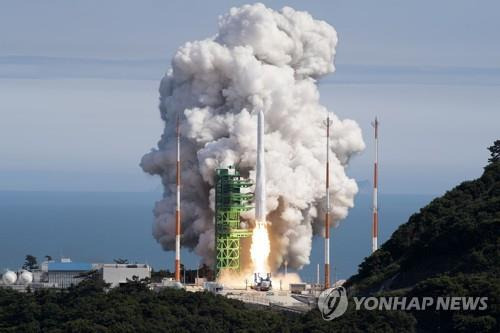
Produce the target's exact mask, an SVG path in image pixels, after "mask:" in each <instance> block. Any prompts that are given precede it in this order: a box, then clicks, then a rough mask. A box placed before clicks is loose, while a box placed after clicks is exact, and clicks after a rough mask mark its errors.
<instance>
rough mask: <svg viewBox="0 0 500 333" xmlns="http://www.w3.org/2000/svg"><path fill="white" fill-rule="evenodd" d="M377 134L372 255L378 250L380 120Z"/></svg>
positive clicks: (376, 124)
mask: <svg viewBox="0 0 500 333" xmlns="http://www.w3.org/2000/svg"><path fill="white" fill-rule="evenodd" d="M372 126H373V129H374V132H375V133H374V134H375V162H374V164H373V166H374V167H373V220H372V253H373V252H375V251H377V249H378V119H377V117H375V121H374V122H373V123H372Z"/></svg>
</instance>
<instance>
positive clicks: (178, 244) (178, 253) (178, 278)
mask: <svg viewBox="0 0 500 333" xmlns="http://www.w3.org/2000/svg"><path fill="white" fill-rule="evenodd" d="M176 132H177V165H176V168H177V170H176V185H177V189H176V190H177V203H176V206H175V281H177V282H180V281H181V132H180V131H179V115H177V126H176Z"/></svg>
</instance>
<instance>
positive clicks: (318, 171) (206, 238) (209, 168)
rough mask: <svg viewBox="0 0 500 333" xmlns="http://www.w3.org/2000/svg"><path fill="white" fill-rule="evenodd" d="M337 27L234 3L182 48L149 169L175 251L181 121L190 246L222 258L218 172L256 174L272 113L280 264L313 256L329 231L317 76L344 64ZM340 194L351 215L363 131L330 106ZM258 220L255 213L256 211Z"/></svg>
mask: <svg viewBox="0 0 500 333" xmlns="http://www.w3.org/2000/svg"><path fill="white" fill-rule="evenodd" d="M336 44H337V33H336V31H335V30H334V28H333V27H331V26H330V25H328V24H327V23H326V22H323V21H318V20H314V19H313V18H312V17H311V15H309V14H308V13H306V12H300V11H295V10H294V9H292V8H289V7H285V8H283V9H282V10H281V11H279V12H277V11H274V10H272V9H269V8H266V7H265V6H264V5H262V4H255V5H245V6H243V7H240V8H232V9H231V10H230V11H229V13H228V14H226V15H223V16H222V17H220V19H219V31H218V33H217V34H216V35H215V37H213V38H209V39H205V40H202V41H195V42H188V43H186V44H185V45H184V46H182V47H180V48H179V50H178V51H177V52H176V54H175V55H174V57H173V59H172V69H171V70H169V71H168V72H167V73H166V74H165V76H164V78H163V79H162V81H161V84H160V89H159V92H160V113H161V116H162V119H163V121H164V122H165V129H164V132H163V134H162V136H161V139H160V141H159V143H158V149H154V150H152V151H151V152H149V153H147V154H146V155H144V157H143V158H142V161H141V166H142V168H143V170H144V171H145V172H148V173H150V174H155V175H160V176H161V178H162V182H163V185H164V198H163V199H162V200H161V201H159V202H157V203H156V206H155V209H154V215H155V222H154V225H153V236H154V237H155V238H156V239H157V240H158V242H159V243H160V244H161V245H162V246H163V248H164V249H165V250H173V249H174V239H175V228H174V225H175V218H174V216H175V156H176V154H175V149H176V146H175V123H176V117H177V114H180V115H181V133H182V134H181V135H182V139H181V140H182V141H181V146H182V148H181V149H182V157H181V159H182V161H181V163H182V173H181V175H182V232H183V238H182V246H184V247H189V248H191V249H194V251H195V252H196V253H197V254H198V255H200V256H202V257H203V258H204V260H205V262H206V263H208V264H211V263H213V258H214V221H213V201H214V200H213V199H214V194H213V185H214V174H215V169H216V168H218V167H227V166H229V165H237V166H238V167H239V169H240V171H241V173H242V174H243V175H247V176H249V177H250V178H251V179H254V180H255V163H256V142H257V139H256V129H257V111H258V110H260V109H262V110H263V111H264V113H265V117H266V124H265V141H266V146H265V150H266V169H267V211H268V212H269V215H268V220H269V221H271V227H270V238H271V241H272V244H271V257H270V264H271V266H272V267H273V268H277V267H279V266H280V265H281V264H282V262H283V261H284V260H287V261H288V264H289V266H290V267H297V268H300V267H302V266H303V265H305V264H308V263H309V255H310V252H311V244H312V236H313V232H316V233H323V232H324V230H323V216H324V204H323V201H324V197H325V190H324V188H325V187H324V186H325V171H324V166H325V161H326V148H325V147H326V146H325V144H326V142H325V140H326V139H325V127H324V125H323V123H324V120H325V118H326V115H327V110H326V108H325V107H324V106H322V105H320V103H319V92H318V89H317V86H316V83H317V82H316V79H318V78H320V77H321V76H323V75H326V74H328V73H331V72H333V71H334V65H333V60H334V56H335V46H336ZM330 118H331V119H332V120H333V125H332V128H331V154H330V165H331V167H330V169H331V200H332V206H333V211H332V212H333V217H334V219H335V220H337V221H338V220H340V219H342V218H344V217H345V216H346V215H347V212H348V209H349V208H351V207H353V199H354V196H355V194H356V193H357V190H358V189H357V185H356V183H355V181H354V180H353V179H350V178H349V177H347V175H346V173H345V167H346V165H347V163H348V162H349V158H350V157H351V156H352V155H353V154H355V153H357V152H359V151H361V150H363V149H364V143H363V139H362V135H361V130H360V128H359V127H358V125H357V124H356V123H355V122H354V121H352V120H349V119H346V120H340V119H338V117H337V116H335V115H334V114H333V113H330ZM245 217H246V218H248V219H251V218H252V217H253V211H251V212H248V214H245Z"/></svg>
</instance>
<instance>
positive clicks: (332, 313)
mask: <svg viewBox="0 0 500 333" xmlns="http://www.w3.org/2000/svg"><path fill="white" fill-rule="evenodd" d="M352 300H353V301H354V305H355V310H368V311H372V310H387V311H395V310H399V311H425V310H429V311H483V310H486V309H488V297H472V296H468V297H462V296H446V297H444V296H443V297H442V296H438V297H399V296H380V297H373V296H372V297H352ZM348 303H349V301H348V299H347V291H346V290H345V288H344V287H336V288H329V289H326V290H324V291H323V292H322V293H321V294H320V295H319V297H318V309H319V311H320V312H321V316H322V317H323V319H324V320H333V319H335V318H338V317H340V316H342V315H343V314H344V313H345V312H346V310H347V306H348Z"/></svg>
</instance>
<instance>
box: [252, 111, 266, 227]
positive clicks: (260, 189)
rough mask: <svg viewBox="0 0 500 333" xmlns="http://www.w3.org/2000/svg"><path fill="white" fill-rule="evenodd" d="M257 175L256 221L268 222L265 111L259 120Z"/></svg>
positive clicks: (260, 114) (260, 113)
mask: <svg viewBox="0 0 500 333" xmlns="http://www.w3.org/2000/svg"><path fill="white" fill-rule="evenodd" d="M256 169H257V175H256V184H255V221H256V222H257V223H262V224H265V223H266V165H265V161H264V112H262V110H260V111H259V115H258V120H257V166H256Z"/></svg>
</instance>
